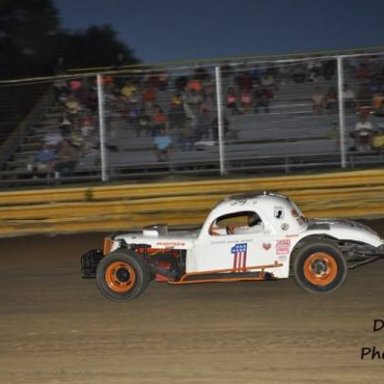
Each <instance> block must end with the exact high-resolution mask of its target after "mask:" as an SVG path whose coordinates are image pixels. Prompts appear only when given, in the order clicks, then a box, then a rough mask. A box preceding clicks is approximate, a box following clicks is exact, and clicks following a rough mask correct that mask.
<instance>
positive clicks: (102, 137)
mask: <svg viewBox="0 0 384 384" xmlns="http://www.w3.org/2000/svg"><path fill="white" fill-rule="evenodd" d="M97 100H98V108H99V134H100V161H101V181H108V174H107V152H106V147H105V114H104V93H103V76H102V75H101V74H97Z"/></svg>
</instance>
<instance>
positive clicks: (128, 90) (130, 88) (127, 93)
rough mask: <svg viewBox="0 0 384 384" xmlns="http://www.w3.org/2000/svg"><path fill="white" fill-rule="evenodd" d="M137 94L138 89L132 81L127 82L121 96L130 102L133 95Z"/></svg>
mask: <svg viewBox="0 0 384 384" xmlns="http://www.w3.org/2000/svg"><path fill="white" fill-rule="evenodd" d="M135 92H137V88H136V86H135V85H134V84H132V83H131V82H130V81H126V82H125V84H124V86H123V88H121V94H122V95H123V96H124V97H125V98H126V99H127V100H130V98H131V96H132V94H134V93H135Z"/></svg>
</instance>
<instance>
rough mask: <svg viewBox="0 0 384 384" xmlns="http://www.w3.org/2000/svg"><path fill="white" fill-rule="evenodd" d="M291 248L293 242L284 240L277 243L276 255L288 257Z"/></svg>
mask: <svg viewBox="0 0 384 384" xmlns="http://www.w3.org/2000/svg"><path fill="white" fill-rule="evenodd" d="M290 248H291V240H289V239H282V240H277V241H276V254H277V255H286V254H289V249H290Z"/></svg>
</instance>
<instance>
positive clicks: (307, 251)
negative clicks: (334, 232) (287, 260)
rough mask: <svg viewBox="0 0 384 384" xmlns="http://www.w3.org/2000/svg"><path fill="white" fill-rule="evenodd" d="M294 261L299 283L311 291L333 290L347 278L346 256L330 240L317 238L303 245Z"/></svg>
mask: <svg viewBox="0 0 384 384" xmlns="http://www.w3.org/2000/svg"><path fill="white" fill-rule="evenodd" d="M293 263H294V264H293V269H294V273H295V278H296V282H297V284H298V285H299V286H300V287H301V288H302V289H304V290H305V291H307V292H310V293H326V292H333V291H335V290H336V289H338V288H340V287H341V286H342V285H343V283H344V281H345V279H346V278H347V273H348V267H347V263H346V261H345V259H344V256H343V254H342V252H341V251H340V249H339V248H338V247H337V246H336V244H334V243H333V242H331V241H329V240H315V241H310V242H308V243H307V244H305V245H303V246H302V247H300V248H299V249H298V250H297V251H296V253H295V255H294V261H293Z"/></svg>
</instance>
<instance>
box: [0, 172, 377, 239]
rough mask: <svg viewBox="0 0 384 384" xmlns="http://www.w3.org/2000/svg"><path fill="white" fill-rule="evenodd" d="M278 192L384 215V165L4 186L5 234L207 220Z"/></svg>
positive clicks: (321, 212) (356, 213)
mask: <svg viewBox="0 0 384 384" xmlns="http://www.w3.org/2000/svg"><path fill="white" fill-rule="evenodd" d="M263 190H268V191H274V192H279V193H283V194H286V195H288V196H289V197H290V198H291V199H292V200H294V201H295V202H296V203H297V204H298V206H299V207H300V208H301V209H302V210H303V212H304V214H305V215H306V216H308V217H348V218H373V217H383V216H384V170H378V171H358V172H339V173H331V174H321V175H306V176H291V177H275V178H270V177H265V178H253V179H234V178H232V179H220V180H211V181H191V182H175V183H170V182H167V183H161V184H153V183H151V184H131V185H119V186H97V187H81V188H62V189H47V190H29V191H15V192H5V193H0V233H1V234H2V236H3V237H4V236H21V235H27V234H57V233H74V232H94V231H98V232H100V231H101V232H112V231H118V230H129V229H134V228H135V229H137V228H140V227H142V226H144V225H148V224H157V223H167V224H168V225H170V226H175V227H176V226H183V227H189V226H198V225H201V224H202V223H203V221H204V219H205V217H206V215H207V214H208V212H209V211H210V210H211V208H212V207H213V206H214V205H215V204H216V202H217V201H218V200H220V199H222V198H223V197H224V196H226V195H230V194H237V193H244V192H252V191H263Z"/></svg>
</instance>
